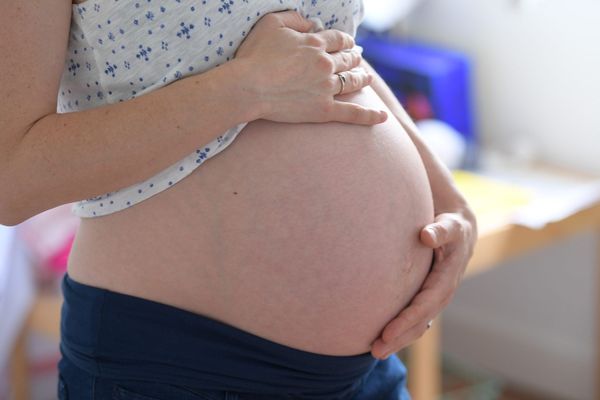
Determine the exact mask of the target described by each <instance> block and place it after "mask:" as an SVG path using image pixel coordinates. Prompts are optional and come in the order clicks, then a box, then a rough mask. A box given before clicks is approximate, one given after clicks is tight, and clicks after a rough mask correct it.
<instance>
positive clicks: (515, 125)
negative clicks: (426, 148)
mask: <svg viewBox="0 0 600 400" xmlns="http://www.w3.org/2000/svg"><path fill="white" fill-rule="evenodd" d="M405 28H406V29H405V30H404V29H403V30H402V32H401V31H400V29H398V31H397V32H396V33H398V34H408V36H411V37H416V38H419V39H422V40H424V41H427V42H430V43H433V44H441V45H445V46H448V47H450V48H454V49H458V50H462V51H464V52H465V53H467V54H469V55H470V56H471V57H472V58H473V61H474V69H475V77H474V78H475V80H474V85H475V87H476V93H475V100H476V102H477V103H476V104H477V109H478V110H477V111H478V119H479V121H478V123H479V129H480V131H481V134H482V140H483V142H484V145H492V146H494V147H496V148H500V149H503V150H506V151H512V150H513V147H514V146H521V147H523V146H525V145H530V144H531V145H533V148H534V149H536V152H538V155H539V157H541V158H542V159H545V160H550V161H553V162H555V163H558V164H562V165H564V166H567V167H574V168H578V169H582V170H587V171H590V172H594V173H600V157H599V156H598V152H599V150H600V112H599V109H600V51H599V50H598V48H599V46H600V44H599V43H600V1H597V0H569V1H564V0H487V1H478V0H451V1H448V0H424V4H423V5H422V6H421V7H420V8H418V9H417V10H416V12H415V13H414V14H413V15H412V16H411V17H410V18H409V19H408V22H407V24H406V25H405Z"/></svg>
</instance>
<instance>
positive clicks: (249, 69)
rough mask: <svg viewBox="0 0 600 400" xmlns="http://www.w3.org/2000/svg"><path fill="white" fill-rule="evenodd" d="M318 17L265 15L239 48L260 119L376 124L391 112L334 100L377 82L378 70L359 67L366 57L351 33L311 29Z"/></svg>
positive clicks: (245, 86)
mask: <svg viewBox="0 0 600 400" xmlns="http://www.w3.org/2000/svg"><path fill="white" fill-rule="evenodd" d="M311 28H312V22H311V21H310V20H307V19H305V18H303V17H302V16H301V15H300V14H299V13H297V12H295V11H283V12H276V13H269V14H266V15H264V16H263V17H262V18H261V19H260V20H259V21H258V22H257V23H256V24H255V25H254V26H253V28H252V30H251V31H250V33H249V34H248V36H247V37H246V39H245V40H244V41H243V42H242V44H241V45H240V47H239V48H238V49H237V52H236V54H235V58H234V60H236V61H237V62H238V63H240V62H241V63H242V65H244V66H245V76H247V79H245V83H244V82H240V85H241V88H240V89H241V90H246V91H250V92H252V97H253V98H255V99H256V101H257V103H258V105H259V108H260V110H261V112H260V118H263V119H268V120H272V121H279V122H291V123H296V122H327V121H339V122H348V123H355V124H362V125H372V124H376V123H380V122H383V121H385V120H386V119H387V113H385V111H380V110H376V109H368V108H365V107H363V106H360V105H358V104H354V103H349V102H341V101H337V100H335V99H334V96H335V95H337V94H341V93H340V88H341V86H342V84H341V82H340V78H339V77H338V76H337V75H335V73H336V72H340V73H343V75H344V76H345V78H346V84H345V85H344V90H343V92H342V93H349V92H353V91H356V90H359V89H361V88H362V87H364V86H366V85H368V84H370V83H371V80H372V75H370V74H368V73H367V72H366V71H364V70H363V69H356V70H353V68H354V67H357V66H358V64H359V63H360V62H361V60H362V57H361V55H360V53H359V52H358V51H354V50H352V51H343V50H349V49H352V48H353V47H354V39H353V38H352V36H351V35H348V34H347V33H345V32H342V31H340V30H335V29H328V30H323V31H320V32H316V33H311V32H309V31H310V30H311ZM330 53H331V54H330Z"/></svg>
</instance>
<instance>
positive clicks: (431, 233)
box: [426, 227, 436, 240]
mask: <svg viewBox="0 0 600 400" xmlns="http://www.w3.org/2000/svg"><path fill="white" fill-rule="evenodd" d="M426 229H427V232H429V234H430V235H431V237H432V238H433V240H435V239H436V235H435V230H434V229H433V228H431V227H429V228H426Z"/></svg>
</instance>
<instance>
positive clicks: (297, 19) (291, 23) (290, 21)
mask: <svg viewBox="0 0 600 400" xmlns="http://www.w3.org/2000/svg"><path fill="white" fill-rule="evenodd" d="M263 18H265V19H274V22H275V23H276V24H277V25H278V26H280V27H287V28H291V29H293V30H295V31H298V32H305V33H306V32H310V30H311V29H312V27H313V22H312V21H311V20H309V19H306V18H304V17H303V16H302V15H301V14H300V13H299V12H297V11H291V10H286V11H278V12H272V13H268V14H266V15H265V16H264V17H263Z"/></svg>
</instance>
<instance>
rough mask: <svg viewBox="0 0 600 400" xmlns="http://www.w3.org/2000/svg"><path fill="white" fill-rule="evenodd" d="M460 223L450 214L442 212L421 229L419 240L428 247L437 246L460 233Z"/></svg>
mask: <svg viewBox="0 0 600 400" xmlns="http://www.w3.org/2000/svg"><path fill="white" fill-rule="evenodd" d="M462 229H463V226H462V224H461V223H460V222H459V221H458V220H457V219H456V218H453V216H452V214H450V213H444V214H439V215H438V216H437V217H436V221H435V222H434V223H432V224H429V225H427V226H426V227H425V228H423V229H422V230H421V234H420V237H421V240H422V241H423V243H424V244H425V245H427V246H429V247H433V248H435V247H439V246H442V245H444V244H446V243H448V242H450V241H452V240H454V239H457V238H459V237H460V236H461V235H462Z"/></svg>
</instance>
